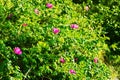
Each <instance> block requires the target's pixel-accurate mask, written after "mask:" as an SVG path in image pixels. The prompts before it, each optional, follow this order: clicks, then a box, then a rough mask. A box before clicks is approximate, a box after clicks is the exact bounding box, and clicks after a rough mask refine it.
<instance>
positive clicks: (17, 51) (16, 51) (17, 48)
mask: <svg viewBox="0 0 120 80" xmlns="http://www.w3.org/2000/svg"><path fill="white" fill-rule="evenodd" d="M14 53H15V54H17V55H21V54H22V51H21V49H20V48H19V47H15V48H14Z"/></svg>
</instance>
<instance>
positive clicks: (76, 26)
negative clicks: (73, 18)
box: [70, 24, 78, 29]
mask: <svg viewBox="0 0 120 80" xmlns="http://www.w3.org/2000/svg"><path fill="white" fill-rule="evenodd" d="M70 27H71V28H72V29H77V28H78V25H77V24H71V26H70Z"/></svg>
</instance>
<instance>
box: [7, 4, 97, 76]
mask: <svg viewBox="0 0 120 80" xmlns="http://www.w3.org/2000/svg"><path fill="white" fill-rule="evenodd" d="M46 7H47V8H50V9H52V8H53V5H52V4H51V3H47V4H46ZM85 10H86V11H88V10H89V7H88V6H86V7H85ZM34 13H35V14H36V15H39V13H40V11H39V10H38V9H37V8H36V9H34ZM12 16H13V14H10V15H9V16H8V17H7V18H8V19H10V18H11V17H12ZM22 26H23V27H26V26H28V24H27V23H23V24H22ZM70 28H71V29H78V28H79V26H78V25H77V24H71V25H70ZM53 33H54V34H56V35H57V34H58V33H60V29H58V28H55V27H54V28H53ZM13 51H14V53H15V54H17V55H21V54H22V50H21V49H20V48H19V47H15V48H14V50H13ZM74 61H75V62H77V61H78V58H74ZM65 62H66V61H65V59H64V58H60V63H62V64H64V63H65ZM93 62H94V63H97V62H98V58H94V60H93ZM69 73H70V74H76V71H75V70H73V69H70V70H69Z"/></svg>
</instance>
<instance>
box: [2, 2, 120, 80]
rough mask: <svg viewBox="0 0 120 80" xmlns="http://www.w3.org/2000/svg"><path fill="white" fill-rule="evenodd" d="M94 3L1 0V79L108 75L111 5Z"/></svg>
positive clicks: (81, 79)
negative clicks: (107, 42)
mask: <svg viewBox="0 0 120 80" xmlns="http://www.w3.org/2000/svg"><path fill="white" fill-rule="evenodd" d="M94 5H96V4H94V3H91V2H90V1H89V0H88V1H86V2H80V3H79V4H78V2H77V4H76V2H75V3H74V1H73V2H72V0H7V1H6V0H0V79H2V80H41V79H45V80H64V79H68V80H69V79H71V80H108V79H112V77H111V70H110V68H109V67H108V66H107V65H106V64H105V63H104V56H105V53H106V52H108V53H109V52H110V50H109V47H108V45H107V44H106V41H109V39H111V37H110V36H108V37H107V35H108V33H106V32H108V31H107V30H108V28H109V25H110V24H109V21H108V20H109V18H110V16H109V14H110V15H111V16H112V14H111V12H113V11H109V7H108V6H109V5H107V6H104V5H102V4H99V5H97V6H96V7H95V6H94ZM103 8H104V9H103ZM115 9H116V8H115ZM113 10H114V9H113ZM117 10H119V9H117ZM112 20H114V19H113V18H112V19H111V18H110V21H111V22H113V21H112ZM115 20H117V19H115ZM115 24H117V27H116V28H119V27H118V25H119V23H116V22H115V23H111V25H115ZM111 27H113V26H111ZM113 28H114V27H113ZM116 30H117V29H116ZM117 35H120V34H119V31H118V32H117ZM117 44H118V46H119V41H118V43H117ZM110 45H111V44H110ZM110 45H109V46H110ZM112 49H114V48H112ZM116 49H118V50H119V47H117V45H116ZM107 58H108V57H107Z"/></svg>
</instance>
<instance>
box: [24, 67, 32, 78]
mask: <svg viewBox="0 0 120 80" xmlns="http://www.w3.org/2000/svg"><path fill="white" fill-rule="evenodd" d="M31 69H32V67H31V68H30V69H28V71H27V72H26V73H25V75H24V79H23V80H25V79H26V77H27V75H28V73H29V72H30V71H31Z"/></svg>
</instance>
